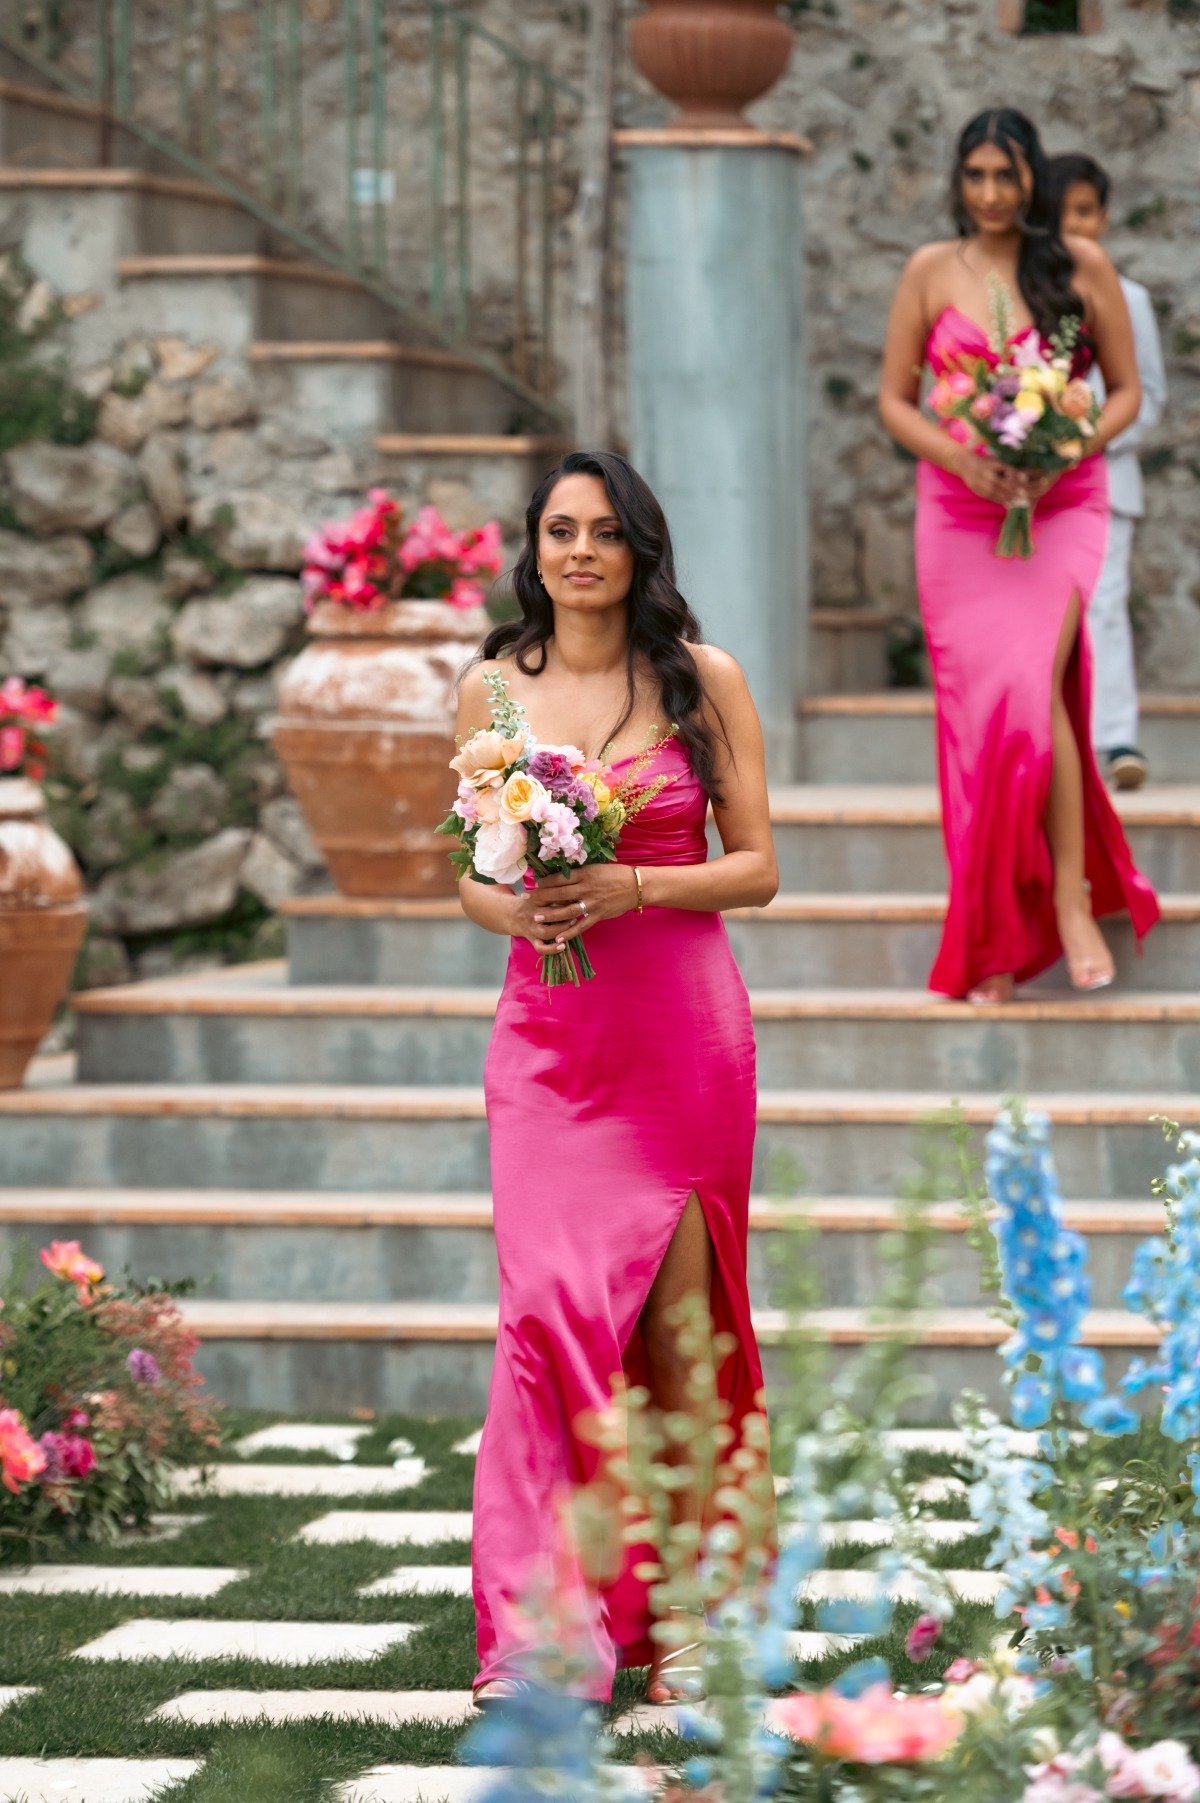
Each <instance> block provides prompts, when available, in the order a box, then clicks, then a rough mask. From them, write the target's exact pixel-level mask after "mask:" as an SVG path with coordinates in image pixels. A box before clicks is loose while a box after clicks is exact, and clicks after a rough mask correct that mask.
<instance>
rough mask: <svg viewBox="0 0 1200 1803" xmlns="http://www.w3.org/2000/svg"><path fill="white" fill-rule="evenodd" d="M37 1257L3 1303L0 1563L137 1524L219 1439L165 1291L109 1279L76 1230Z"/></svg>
mask: <svg viewBox="0 0 1200 1803" xmlns="http://www.w3.org/2000/svg"><path fill="white" fill-rule="evenodd" d="M40 1261H41V1265H42V1267H43V1273H42V1276H41V1278H40V1280H39V1281H33V1279H32V1273H31V1272H30V1270H29V1269H28V1266H27V1263H26V1261H21V1260H18V1261H17V1262H15V1263H14V1265H13V1267H12V1268H11V1269H10V1270H9V1272H8V1273H7V1276H6V1277H5V1279H4V1282H3V1301H2V1302H0V1485H2V1488H0V1560H3V1559H7V1558H26V1557H28V1556H29V1554H30V1553H31V1552H33V1551H34V1550H35V1549H39V1550H45V1549H46V1548H47V1547H53V1545H54V1544H55V1543H56V1542H59V1541H62V1540H64V1539H75V1540H112V1539H114V1538H115V1537H116V1535H117V1534H118V1533H119V1532H121V1531H122V1530H127V1529H131V1528H139V1527H143V1526H145V1524H146V1523H147V1521H148V1520H149V1517H150V1514H151V1511H152V1510H153V1509H155V1508H158V1507H161V1505H162V1504H163V1503H164V1502H166V1501H168V1500H169V1497H170V1494H171V1492H170V1482H169V1480H170V1473H171V1470H172V1468H173V1467H175V1466H178V1465H185V1464H195V1463H200V1462H203V1460H204V1457H205V1455H206V1453H207V1452H209V1451H211V1450H212V1449H213V1448H215V1447H216V1446H217V1445H218V1444H219V1441H220V1435H219V1431H218V1425H217V1420H216V1416H215V1414H214V1413H213V1410H212V1408H211V1407H210V1406H209V1405H208V1404H207V1402H205V1401H204V1399H203V1398H202V1397H201V1396H200V1394H199V1391H200V1388H201V1383H202V1379H201V1378H200V1376H199V1374H198V1373H197V1371H196V1370H195V1369H194V1366H193V1363H192V1360H193V1357H194V1354H195V1351H196V1347H197V1344H198V1342H197V1341H196V1340H195V1339H194V1338H193V1336H192V1335H191V1334H190V1333H188V1331H187V1329H186V1328H185V1326H184V1323H183V1319H182V1317H181V1315H180V1313H179V1309H178V1307H177V1306H176V1303H175V1301H174V1299H173V1298H172V1296H171V1295H169V1294H168V1293H167V1292H165V1291H163V1290H139V1289H135V1288H132V1287H123V1286H119V1285H117V1284H114V1283H111V1282H108V1281H106V1279H105V1274H104V1271H103V1269H102V1268H101V1266H100V1265H98V1264H97V1263H96V1262H95V1261H94V1260H93V1259H90V1258H88V1257H87V1255H86V1254H85V1253H84V1252H83V1250H82V1248H81V1247H80V1245H79V1243H78V1241H76V1240H67V1241H59V1240H56V1241H54V1242H53V1243H52V1244H51V1245H49V1246H47V1247H45V1248H43V1250H42V1252H41V1254H40Z"/></svg>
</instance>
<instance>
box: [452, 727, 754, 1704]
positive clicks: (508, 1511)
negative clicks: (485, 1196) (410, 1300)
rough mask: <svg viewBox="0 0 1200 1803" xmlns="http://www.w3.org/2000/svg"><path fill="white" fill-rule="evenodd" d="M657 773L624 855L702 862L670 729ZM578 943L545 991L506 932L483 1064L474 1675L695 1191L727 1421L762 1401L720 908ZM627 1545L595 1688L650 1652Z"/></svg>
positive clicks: (735, 1040)
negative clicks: (711, 1269)
mask: <svg viewBox="0 0 1200 1803" xmlns="http://www.w3.org/2000/svg"><path fill="white" fill-rule="evenodd" d="M624 762H625V763H626V764H628V763H629V762H630V760H624ZM615 768H616V770H617V774H618V775H621V774H622V773H623V772H622V766H621V763H618V764H617V766H615ZM659 775H666V776H668V777H669V778H670V781H669V783H668V784H667V786H666V787H665V788H663V789H662V790H661V791H660V792H659V793H658V794H657V795H656V796H655V797H654V798H653V799H652V800H651V801H649V802H648V803H647V805H646V806H645V807H644V808H643V809H642V811H641V812H640V813H638V814H637V815H635V816H634V818H633V819H631V820H630V821H629V822H628V824H627V825H626V827H625V829H624V831H623V832H622V834H621V838H620V845H619V852H620V860H621V862H622V863H625V864H638V865H652V864H701V863H703V862H704V860H705V858H706V857H707V844H706V838H705V815H706V808H707V802H706V797H705V794H704V790H703V789H702V788H701V786H700V784H699V782H698V781H697V780H696V777H695V775H694V774H693V771H692V768H691V763H690V760H689V758H688V755H687V752H686V750H685V749H684V748H683V747H682V746H681V745H680V743H679V741H678V739H676V738H672V739H669V740H666V741H664V742H663V744H662V745H661V747H660V749H659V750H658V751H657V752H656V753H655V754H654V761H653V763H652V764H651V765H650V767H649V769H648V771H647V772H646V775H645V776H644V777H642V778H641V779H640V780H641V781H642V782H647V781H649V780H650V779H651V778H653V777H655V776H659ZM587 943H588V949H589V951H590V953H591V956H592V961H593V963H594V965H595V967H596V973H597V974H596V976H595V978H594V980H593V981H591V982H589V983H584V984H582V985H581V986H580V987H579V988H578V989H575V988H571V987H566V988H556V989H553V990H549V989H547V988H546V987H545V985H544V984H543V983H542V982H541V981H540V959H539V957H538V955H537V953H535V952H534V950H533V948H532V946H531V945H530V944H529V943H528V941H526V940H514V941H513V943H512V950H511V953H510V956H509V963H508V972H507V975H506V977H505V982H504V989H503V993H502V995H501V997H500V1004H499V1007H498V1009H497V1011H496V1023H495V1027H494V1030H493V1032H492V1039H491V1045H490V1047H489V1051H488V1057H487V1065H486V1070H485V1074H484V1091H485V1095H486V1100H487V1116H488V1126H489V1130H490V1135H491V1157H492V1195H493V1203H494V1209H495V1228H496V1250H497V1254H498V1258H499V1267H500V1322H499V1335H498V1339H497V1344H496V1362H495V1366H494V1368H493V1372H492V1380H491V1389H490V1393H489V1397H488V1408H487V1419H486V1422H485V1424H484V1429H483V1439H482V1443H481V1445H480V1449H479V1456H478V1462H477V1465H476V1470H475V1496H474V1542H473V1548H472V1566H473V1572H474V1597H475V1616H476V1627H477V1639H478V1651H479V1661H480V1670H479V1673H478V1676H477V1677H476V1679H475V1684H476V1685H480V1684H483V1683H485V1682H486V1681H487V1680H488V1679H489V1678H497V1677H503V1676H519V1675H520V1673H521V1669H522V1667H521V1655H522V1652H523V1651H525V1650H526V1649H527V1646H528V1640H527V1634H528V1630H527V1629H526V1628H525V1627H523V1625H522V1623H521V1621H520V1620H519V1619H518V1617H517V1615H516V1614H514V1605H516V1604H518V1603H519V1602H520V1600H521V1597H522V1593H523V1591H524V1589H525V1587H526V1585H527V1584H528V1582H529V1581H530V1579H531V1578H535V1577H537V1576H538V1575H539V1574H542V1575H545V1574H546V1573H547V1572H548V1571H549V1568H550V1562H551V1559H552V1558H553V1556H554V1540H555V1525H554V1524H555V1519H556V1505H557V1501H558V1499H559V1498H560V1497H561V1496H562V1495H563V1493H564V1492H565V1491H566V1490H568V1489H569V1488H571V1487H572V1486H575V1485H577V1484H579V1483H582V1482H585V1481H587V1480H588V1479H589V1478H590V1477H592V1476H594V1474H595V1470H596V1463H597V1454H596V1452H595V1451H594V1449H593V1448H592V1447H591V1446H589V1445H588V1444H586V1442H585V1441H583V1440H581V1439H580V1438H579V1436H578V1435H577V1434H576V1432H575V1425H574V1424H575V1422H576V1420H577V1418H578V1417H579V1416H580V1414H581V1413H583V1412H586V1411H590V1410H595V1409H600V1408H603V1407H605V1406H606V1405H607V1403H608V1401H609V1399H610V1380H611V1379H612V1378H613V1377H614V1376H615V1375H617V1374H618V1373H620V1372H622V1371H624V1372H625V1374H626V1375H627V1377H628V1378H629V1380H630V1382H644V1381H645V1376H646V1372H645V1354H644V1350H643V1348H642V1345H641V1336H640V1332H639V1328H638V1317H639V1315H640V1314H641V1311H642V1307H643V1305H644V1303H645V1301H646V1298H647V1295H648V1294H649V1291H650V1286H651V1284H652V1282H653V1280H654V1276H655V1274H656V1272H657V1270H658V1267H659V1264H660V1263H661V1261H662V1258H663V1254H664V1253H665V1252H666V1250H667V1247H668V1245H669V1243H670V1240H671V1236H672V1234H673V1233H674V1231H675V1228H676V1226H677V1224H678V1222H679V1219H680V1216H681V1215H682V1213H683V1209H684V1206H685V1204H686V1202H687V1199H688V1197H689V1195H690V1194H691V1193H692V1191H693V1190H694V1191H695V1192H696V1195H697V1197H698V1198H699V1201H700V1206H701V1207H702V1209H703V1210H704V1216H705V1220H706V1221H707V1223H708V1231H709V1234H710V1235H711V1238H712V1244H713V1248H714V1252H715V1279H714V1284H713V1291H712V1296H711V1306H712V1312H713V1317H714V1322H715V1326H716V1328H717V1330H718V1331H726V1332H729V1333H731V1334H732V1335H733V1336H734V1338H735V1340H736V1342H737V1351H736V1352H735V1353H734V1355H733V1357H732V1358H730V1359H729V1360H728V1361H727V1363H726V1365H725V1367H724V1369H723V1371H722V1373H721V1379H720V1386H721V1392H722V1395H723V1396H724V1397H726V1398H727V1399H728V1400H729V1402H730V1403H731V1405H732V1416H731V1425H732V1426H733V1428H734V1430H735V1434H736V1432H737V1428H738V1423H739V1421H741V1420H743V1419H744V1417H745V1416H746V1415H748V1414H749V1413H751V1412H752V1411H753V1410H755V1409H756V1408H761V1407H762V1366H761V1363H760V1360H759V1353H758V1348H757V1345H756V1343H755V1337H754V1329H753V1327H752V1325H751V1320H750V1301H749V1295H748V1291H747V1280H746V1227H747V1210H748V1204H749V1192H750V1171H751V1161H752V1155H753V1148H754V1128H755V1094H756V1083H755V1046H754V1031H753V1027H752V1025H751V1021H750V1006H749V1000H748V997H747V994H746V987H745V984H744V983H743V982H742V978H741V974H740V972H739V971H738V967H737V965H736V963H735V962H734V958H733V953H732V951H731V950H730V946H729V940H728V938H727V936H726V932H725V924H724V922H723V920H722V919H721V917H720V915H719V914H707V913H704V914H702V913H693V912H690V911H685V910H683V909H676V908H653V909H650V908H648V909H647V910H646V911H645V912H644V913H642V914H638V913H637V912H630V913H628V914H624V915H622V916H621V917H620V918H619V919H617V920H605V921H599V922H597V924H596V925H595V926H594V927H593V928H592V929H591V931H590V932H589V933H588V935H587ZM636 1556H644V1554H641V1555H636ZM634 1562H635V1554H634V1551H633V1549H630V1552H629V1555H628V1557H627V1558H626V1561H625V1565H624V1568H623V1569H622V1571H621V1573H620V1575H619V1576H618V1577H617V1579H616V1581H615V1582H614V1583H612V1584H611V1585H610V1586H608V1587H607V1588H605V1589H603V1590H602V1591H601V1592H600V1593H599V1594H598V1595H591V1596H588V1597H587V1598H585V1599H582V1601H580V1600H579V1599H577V1606H576V1610H575V1613H576V1615H579V1614H580V1613H582V1614H584V1615H585V1616H586V1618H587V1626H586V1628H585V1630H584V1634H585V1640H586V1641H587V1642H588V1646H587V1658H588V1660H589V1662H590V1663H591V1665H592V1667H593V1670H592V1673H591V1676H590V1678H589V1679H588V1681H587V1685H586V1691H585V1694H587V1695H588V1696H590V1697H594V1698H596V1699H607V1698H609V1697H610V1696H611V1694H612V1679H613V1673H614V1671H615V1670H616V1669H617V1667H620V1666H627V1665H645V1664H648V1663H649V1660H650V1657H651V1652H652V1643H651V1642H650V1640H649V1639H648V1630H649V1626H650V1613H649V1608H648V1602H647V1589H646V1585H645V1584H644V1583H642V1582H641V1581H640V1580H639V1579H637V1578H635V1577H634V1575H633V1572H632V1569H631V1567H632V1565H633V1563H634Z"/></svg>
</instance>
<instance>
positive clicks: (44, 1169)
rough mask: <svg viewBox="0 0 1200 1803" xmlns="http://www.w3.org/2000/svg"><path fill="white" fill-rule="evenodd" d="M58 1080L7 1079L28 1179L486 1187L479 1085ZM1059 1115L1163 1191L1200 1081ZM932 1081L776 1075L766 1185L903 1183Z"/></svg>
mask: <svg viewBox="0 0 1200 1803" xmlns="http://www.w3.org/2000/svg"><path fill="white" fill-rule="evenodd" d="M50 1062H51V1075H52V1077H53V1079H54V1080H52V1081H48V1082H44V1081H42V1072H41V1071H40V1070H39V1069H38V1068H37V1067H36V1066H35V1069H34V1073H33V1076H34V1081H33V1083H32V1084H31V1085H30V1087H28V1088H26V1089H23V1090H8V1091H2V1092H0V1174H2V1177H3V1182H4V1183H5V1184H7V1185H9V1186H11V1187H16V1186H19V1185H24V1184H34V1185H40V1186H51V1185H63V1184H67V1185H77V1184H95V1185H101V1186H103V1185H114V1186H131V1187H133V1188H160V1187H163V1186H169V1185H171V1184H174V1183H177V1182H178V1179H179V1174H180V1172H183V1171H186V1172H187V1173H188V1176H189V1178H190V1179H191V1181H192V1182H193V1183H194V1184H196V1185H197V1186H198V1187H200V1188H222V1189H223V1188H230V1187H234V1188H247V1189H256V1190H258V1189H266V1190H271V1189H296V1188H299V1187H301V1186H303V1187H307V1188H308V1189H311V1190H372V1191H378V1190H396V1189H400V1190H427V1189H430V1188H433V1187H435V1186H441V1187H444V1188H445V1189H447V1190H451V1191H462V1190H472V1189H482V1188H483V1187H484V1186H485V1185H486V1184H487V1182H488V1142H487V1125H486V1121H485V1118H484V1106H483V1095H482V1092H481V1091H480V1090H478V1089H473V1088H466V1087H447V1086H435V1085H433V1084H429V1085H426V1086H423V1087H421V1088H411V1087H409V1088H405V1087H399V1086H385V1085H382V1084H380V1085H378V1086H374V1087H369V1088H364V1087H362V1086H356V1085H349V1084H343V1085H339V1084H255V1085H250V1084H233V1083H225V1084H182V1085H181V1084H166V1083H163V1084H156V1085H153V1086H147V1085H137V1084H119V1083H112V1084H75V1085H72V1084H71V1083H70V1082H69V1081H66V1082H64V1081H63V1078H64V1077H65V1076H69V1065H68V1064H67V1063H65V1062H62V1063H60V1062H58V1061H50ZM1002 1099H1003V1098H1002V1096H1001V1095H1000V1094H998V1093H992V1094H986V1093H980V1094H971V1095H968V1096H966V1097H965V1098H964V1103H963V1112H964V1115H965V1117H966V1119H967V1120H968V1121H969V1122H970V1123H971V1124H972V1125H973V1126H974V1127H976V1128H983V1127H986V1126H988V1125H990V1123H991V1122H992V1120H993V1119H994V1117H995V1114H996V1111H997V1109H998V1108H999V1106H1000V1103H1001V1101H1002ZM1032 1100H1033V1101H1034V1102H1035V1103H1036V1105H1038V1106H1040V1107H1043V1108H1045V1109H1046V1111H1047V1112H1048V1114H1049V1115H1050V1118H1051V1120H1052V1121H1053V1122H1054V1123H1055V1125H1056V1139H1055V1150H1056V1154H1057V1157H1058V1161H1059V1168H1060V1172H1061V1175H1062V1180H1063V1185H1064V1190H1065V1192H1066V1193H1067V1194H1070V1195H1076V1196H1096V1197H1107V1196H1113V1197H1121V1196H1136V1195H1139V1194H1140V1195H1145V1194H1148V1193H1149V1186H1150V1183H1151V1181H1152V1179H1153V1178H1154V1177H1155V1176H1157V1175H1158V1174H1159V1172H1160V1169H1161V1166H1162V1163H1163V1157H1162V1136H1161V1133H1160V1131H1159V1129H1158V1128H1157V1127H1155V1126H1152V1125H1151V1124H1150V1119H1149V1117H1150V1115H1151V1114H1152V1113H1153V1114H1165V1115H1167V1116H1168V1117H1169V1118H1171V1119H1173V1120H1178V1121H1180V1122H1182V1123H1183V1124H1185V1125H1196V1124H1197V1123H1198V1122H1200V1100H1198V1098H1197V1096H1196V1095H1195V1093H1191V1094H1172V1093H1170V1092H1166V1093H1161V1092H1160V1093H1156V1095H1155V1096H1154V1097H1149V1096H1130V1095H1128V1094H1126V1093H1124V1092H1114V1093H1105V1092H1103V1091H1097V1092H1095V1093H1091V1094H1088V1093H1082V1092H1078V1091H1076V1092H1074V1093H1070V1094H1064V1093H1055V1094H1048V1095H1047V1094H1039V1095H1036V1096H1035V1097H1033V1098H1032ZM945 1108H946V1097H945V1095H944V1094H939V1093H937V1092H931V1091H909V1090H903V1091H897V1090H888V1091H884V1090H881V1091H879V1092H877V1093H874V1094H860V1093H857V1092H853V1091H848V1090H837V1089H826V1090H771V1089H766V1090H763V1091H762V1092H761V1094H760V1096H759V1108H758V1120H759V1132H758V1147H757V1155H756V1160H757V1162H756V1172H757V1182H756V1187H757V1188H758V1189H760V1190H761V1189H763V1188H764V1187H767V1186H771V1187H775V1186H777V1185H778V1182H779V1181H780V1178H779V1172H780V1169H781V1167H783V1168H785V1169H786V1170H787V1171H789V1172H792V1173H795V1176H796V1181H795V1182H794V1183H793V1182H792V1181H791V1180H790V1179H789V1181H788V1187H789V1189H791V1188H799V1189H801V1190H803V1191H804V1192H808V1193H813V1194H826V1195H834V1194H849V1195H892V1194H894V1193H895V1183H896V1175H897V1169H898V1166H899V1165H900V1163H901V1160H902V1159H903V1158H904V1156H905V1154H906V1147H907V1142H908V1135H909V1133H910V1132H911V1130H912V1129H913V1128H915V1127H919V1126H921V1125H922V1124H923V1123H925V1122H927V1121H929V1120H930V1119H932V1118H940V1117H941V1116H942V1115H943V1114H944V1111H945Z"/></svg>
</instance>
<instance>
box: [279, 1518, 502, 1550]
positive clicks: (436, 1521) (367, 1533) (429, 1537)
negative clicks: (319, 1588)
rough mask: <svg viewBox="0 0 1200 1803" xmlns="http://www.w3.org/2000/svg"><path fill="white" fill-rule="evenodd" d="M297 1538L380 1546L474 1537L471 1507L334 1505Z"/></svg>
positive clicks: (307, 1524)
mask: <svg viewBox="0 0 1200 1803" xmlns="http://www.w3.org/2000/svg"><path fill="white" fill-rule="evenodd" d="M297 1538H298V1539H300V1540H307V1541H309V1542H310V1543H311V1544H312V1545H314V1546H337V1545H340V1544H341V1543H342V1542H343V1541H346V1540H373V1541H375V1543H376V1545H378V1546H437V1545H438V1543H439V1542H440V1541H442V1540H469V1539H470V1538H471V1511H470V1509H334V1510H333V1511H332V1512H331V1513H330V1514H328V1515H318V1517H317V1519H316V1520H315V1521H306V1522H305V1524H304V1526H303V1527H302V1528H301V1529H300V1532H299V1534H298V1535H297Z"/></svg>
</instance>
